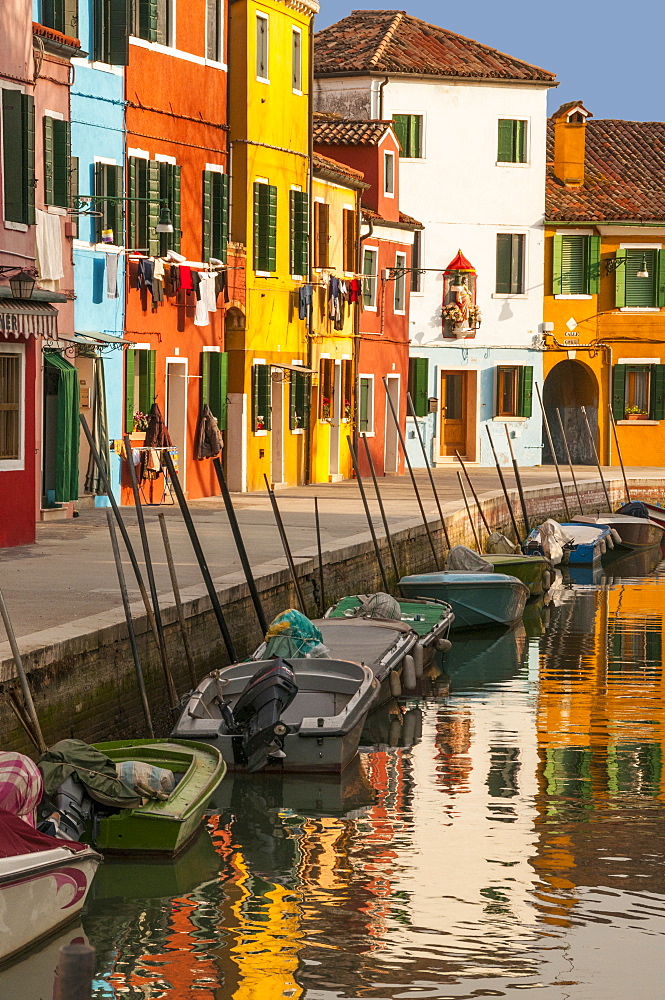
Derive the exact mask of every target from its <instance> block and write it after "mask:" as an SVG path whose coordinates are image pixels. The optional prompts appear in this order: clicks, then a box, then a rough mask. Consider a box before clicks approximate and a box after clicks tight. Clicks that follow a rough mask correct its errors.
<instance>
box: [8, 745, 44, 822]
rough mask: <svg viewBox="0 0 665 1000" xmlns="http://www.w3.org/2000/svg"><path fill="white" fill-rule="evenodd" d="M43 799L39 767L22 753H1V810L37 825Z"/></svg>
mask: <svg viewBox="0 0 665 1000" xmlns="http://www.w3.org/2000/svg"><path fill="white" fill-rule="evenodd" d="M41 797H42V776H41V774H40V772H39V768H38V767H37V765H36V764H35V763H34V762H33V761H31V760H30V758H29V757H25V756H24V755H23V754H22V753H0V809H4V810H5V811H6V812H9V813H13V814H14V816H19V817H20V818H21V819H23V820H25V822H26V823H28V825H29V826H32V827H36V825H37V806H38V805H39V802H40V800H41Z"/></svg>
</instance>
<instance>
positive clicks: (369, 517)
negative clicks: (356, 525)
mask: <svg viewBox="0 0 665 1000" xmlns="http://www.w3.org/2000/svg"><path fill="white" fill-rule="evenodd" d="M346 443H347V444H348V446H349V451H350V452H351V461H352V462H353V470H354V472H355V474H356V481H357V483H358V489H359V490H360V498H361V500H362V502H363V507H364V508H365V517H366V518H367V526H368V528H369V533H370V535H371V536H372V544H373V545H374V553H375V555H376V561H377V563H378V564H379V572H380V573H381V580H382V581H383V589H384V591H385V593H386V594H389V593H390V585H389V583H388V577H387V575H386V570H385V566H384V565H383V559H382V558H381V550H380V549H379V542H378V539H377V537H376V531H375V530H374V522H373V521H372V515H371V513H370V509H369V504H368V503H367V496H366V495H365V487H364V485H363V481H362V477H361V475H360V469H359V468H358V456H357V455H356V449H355V448H354V447H353V442H352V441H351V438H350V437H348V438H347V439H346Z"/></svg>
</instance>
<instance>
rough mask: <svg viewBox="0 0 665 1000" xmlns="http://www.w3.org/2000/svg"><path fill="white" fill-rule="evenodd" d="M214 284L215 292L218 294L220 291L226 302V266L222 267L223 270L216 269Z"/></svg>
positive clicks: (227, 284) (227, 299)
mask: <svg viewBox="0 0 665 1000" xmlns="http://www.w3.org/2000/svg"><path fill="white" fill-rule="evenodd" d="M215 286H216V289H217V294H218V295H219V293H220V292H222V293H223V295H224V302H228V301H229V281H228V276H227V273H226V268H224V269H223V270H220V271H217V275H216V278H215Z"/></svg>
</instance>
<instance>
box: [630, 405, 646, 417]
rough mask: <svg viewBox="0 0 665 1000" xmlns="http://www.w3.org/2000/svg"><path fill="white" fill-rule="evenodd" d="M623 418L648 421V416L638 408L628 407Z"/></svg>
mask: <svg viewBox="0 0 665 1000" xmlns="http://www.w3.org/2000/svg"><path fill="white" fill-rule="evenodd" d="M625 417H626V420H648V419H649V414H648V413H646V411H645V410H643V409H642V408H641V407H639V406H629V407H628V409H627V410H626V414H625Z"/></svg>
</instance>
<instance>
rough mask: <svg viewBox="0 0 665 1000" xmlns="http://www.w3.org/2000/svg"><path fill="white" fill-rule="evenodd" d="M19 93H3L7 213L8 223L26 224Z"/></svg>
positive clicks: (16, 91) (3, 147)
mask: <svg viewBox="0 0 665 1000" xmlns="http://www.w3.org/2000/svg"><path fill="white" fill-rule="evenodd" d="M21 97H22V95H21V93H20V91H18V90H3V91H2V149H3V167H4V169H3V173H4V213H5V219H6V220H7V221H8V222H25V221H26V219H25V214H26V213H25V204H24V190H25V188H24V183H23V170H24V166H23V162H24V153H23V143H22V139H23V109H22V102H21Z"/></svg>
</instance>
